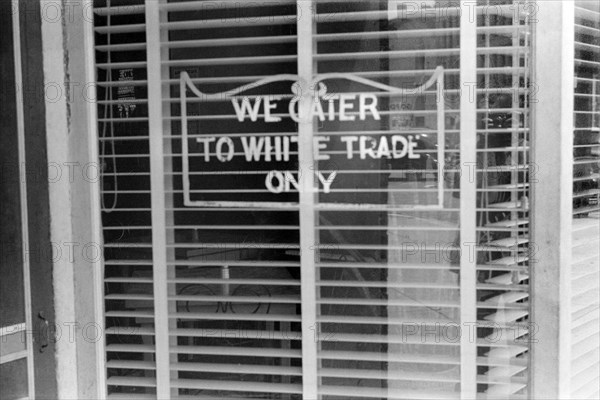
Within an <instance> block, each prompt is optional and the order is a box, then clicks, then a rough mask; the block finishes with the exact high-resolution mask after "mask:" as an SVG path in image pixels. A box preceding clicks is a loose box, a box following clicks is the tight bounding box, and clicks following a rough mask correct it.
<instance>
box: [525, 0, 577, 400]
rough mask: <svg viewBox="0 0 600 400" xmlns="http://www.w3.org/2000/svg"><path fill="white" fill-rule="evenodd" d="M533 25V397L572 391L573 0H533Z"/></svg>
mask: <svg viewBox="0 0 600 400" xmlns="http://www.w3.org/2000/svg"><path fill="white" fill-rule="evenodd" d="M536 5H537V10H538V12H537V15H536V19H537V23H536V24H534V29H535V33H534V37H535V43H534V52H535V53H534V59H533V62H534V76H533V82H535V83H536V85H537V87H538V89H539V90H538V91H537V99H536V100H537V102H535V103H533V105H532V106H533V111H534V117H533V130H532V132H533V134H532V149H533V162H534V163H535V164H536V165H537V167H536V170H537V171H536V172H537V173H536V176H535V179H536V180H537V182H534V183H533V184H532V205H533V208H532V216H531V218H532V224H531V228H532V242H533V243H537V244H538V245H537V246H536V248H537V249H539V251H538V252H537V253H536V254H535V259H536V262H535V263H533V265H532V268H531V270H532V279H531V287H532V289H531V290H532V293H531V301H532V322H533V323H534V324H535V325H534V326H535V336H534V341H533V343H532V344H531V346H532V355H531V359H532V361H531V362H532V365H531V397H532V398H535V399H557V398H558V399H562V398H571V393H570V387H569V386H570V380H571V373H570V369H571V356H570V355H571V327H570V322H571V252H572V248H571V247H572V246H571V242H572V238H571V234H572V212H573V211H572V208H573V200H572V196H573V193H572V192H573V122H574V121H573V101H574V100H573V91H574V55H575V44H574V38H575V32H574V29H575V28H574V22H575V20H574V18H575V10H574V2H572V1H538V2H537V3H536Z"/></svg>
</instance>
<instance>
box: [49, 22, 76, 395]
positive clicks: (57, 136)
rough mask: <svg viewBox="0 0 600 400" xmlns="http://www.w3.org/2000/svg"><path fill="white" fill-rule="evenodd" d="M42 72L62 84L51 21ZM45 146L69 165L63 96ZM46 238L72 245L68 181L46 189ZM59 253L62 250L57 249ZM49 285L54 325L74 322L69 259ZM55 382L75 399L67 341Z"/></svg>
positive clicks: (56, 30)
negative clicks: (51, 289) (48, 204)
mask: <svg viewBox="0 0 600 400" xmlns="http://www.w3.org/2000/svg"><path fill="white" fill-rule="evenodd" d="M41 31H42V51H43V70H44V84H45V85H56V84H57V83H58V84H59V85H62V84H64V82H65V80H66V66H65V48H64V43H65V34H64V30H63V24H62V23H57V21H55V20H48V18H44V17H43V16H42V18H41ZM45 107H46V138H47V140H46V142H47V143H46V145H47V157H48V160H49V161H53V162H58V163H62V162H69V161H71V160H72V157H71V153H70V145H69V143H70V141H69V139H70V135H69V123H68V120H67V115H68V110H67V100H66V97H65V96H61V97H60V98H59V99H57V100H56V101H53V102H50V101H48V102H46V104H45ZM48 195H49V201H50V207H49V208H50V215H51V216H52V218H51V219H50V237H51V240H52V242H54V243H56V244H57V245H59V246H64V245H65V244H66V243H72V242H74V241H75V240H74V238H73V226H72V216H71V211H72V209H73V207H72V201H71V184H70V182H69V180H68V179H60V180H59V181H58V182H55V183H53V184H52V185H49V187H48ZM61 250H66V249H64V248H61ZM52 284H53V286H54V310H55V319H56V320H55V323H56V324H58V325H59V326H60V325H62V324H69V323H71V322H73V321H77V315H76V311H75V299H76V297H75V277H74V271H73V263H72V262H70V260H69V257H60V258H59V259H58V260H53V272H52ZM56 379H57V392H58V398H60V399H78V398H79V397H80V396H79V388H78V379H77V343H76V342H75V341H71V340H59V341H57V342H56Z"/></svg>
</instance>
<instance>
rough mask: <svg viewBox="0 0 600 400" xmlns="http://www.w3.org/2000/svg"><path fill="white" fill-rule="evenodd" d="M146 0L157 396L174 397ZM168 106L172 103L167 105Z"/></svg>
mask: <svg viewBox="0 0 600 400" xmlns="http://www.w3.org/2000/svg"><path fill="white" fill-rule="evenodd" d="M161 4H162V1H154V0H153V1H146V43H147V58H146V59H147V65H148V126H149V128H150V132H149V134H150V171H151V180H150V185H151V201H152V264H153V268H152V271H153V282H154V283H153V284H154V335H155V351H156V353H155V354H156V397H157V398H158V399H169V398H171V371H170V365H169V364H170V354H169V299H168V284H167V278H168V273H167V237H166V218H167V215H166V209H165V206H166V204H165V161H164V139H163V126H164V124H165V121H164V118H163V111H164V109H163V101H162V98H163V83H162V63H161V32H160V31H161V29H160V5H161ZM167 106H168V105H167Z"/></svg>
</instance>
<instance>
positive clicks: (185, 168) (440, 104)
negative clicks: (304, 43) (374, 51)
mask: <svg viewBox="0 0 600 400" xmlns="http://www.w3.org/2000/svg"><path fill="white" fill-rule="evenodd" d="M327 79H347V80H350V81H354V82H358V83H362V84H364V85H368V86H371V87H374V88H377V89H381V90H383V91H386V92H388V93H392V94H398V95H403V96H405V95H408V94H413V93H415V91H417V92H420V91H424V90H426V89H428V88H430V87H431V86H433V85H434V84H437V85H436V86H437V91H436V103H437V138H438V143H437V146H438V185H437V188H438V204H435V205H405V206H403V205H398V206H397V207H394V208H400V209H410V210H418V209H424V210H435V209H442V208H443V206H444V176H443V172H444V167H445V159H444V157H445V154H444V152H445V147H446V145H445V130H446V128H445V104H444V99H443V89H444V68H443V67H442V66H438V67H437V68H436V69H435V71H434V73H433V75H432V76H431V77H430V78H429V79H428V80H427V82H425V83H424V84H423V85H421V86H419V87H417V88H412V89H402V88H397V87H394V86H389V85H386V84H383V83H379V82H376V81H373V80H370V79H366V78H362V77H360V76H356V75H353V74H348V73H336V72H334V73H325V74H318V75H316V76H315V77H314V78H313V80H312V82H311V83H312V85H311V86H310V87H316V85H317V84H318V83H319V82H322V81H324V80H327ZM283 81H291V82H294V83H293V84H292V86H294V85H298V84H299V82H298V81H299V77H298V75H294V74H279V75H273V76H270V77H267V78H263V79H259V80H257V81H255V82H252V83H249V84H247V85H242V86H240V87H237V88H235V89H232V90H228V91H225V92H219V93H211V94H209V93H204V92H202V91H200V90H199V89H198V88H197V87H196V85H194V83H193V82H192V79H191V78H190V76H189V74H188V73H187V72H185V71H182V72H181V74H180V79H179V90H180V105H181V152H182V155H181V156H182V180H183V204H184V206H186V207H207V208H276V209H290V208H292V209H294V208H298V207H299V204H298V203H297V202H273V201H264V202H263V201H203V200H191V197H190V171H189V149H188V124H187V89H188V88H189V89H190V90H191V91H192V93H193V94H194V95H196V96H197V97H201V98H204V99H207V100H209V99H224V98H228V97H231V96H235V95H238V94H240V93H242V92H245V91H246V90H250V89H254V88H257V87H259V86H263V85H266V84H269V83H273V82H283ZM340 208H341V209H349V210H351V209H357V208H359V209H382V208H384V209H385V208H388V207H386V205H383V204H370V203H367V204H365V203H357V204H353V203H319V204H318V205H317V209H320V210H323V209H325V210H326V209H340Z"/></svg>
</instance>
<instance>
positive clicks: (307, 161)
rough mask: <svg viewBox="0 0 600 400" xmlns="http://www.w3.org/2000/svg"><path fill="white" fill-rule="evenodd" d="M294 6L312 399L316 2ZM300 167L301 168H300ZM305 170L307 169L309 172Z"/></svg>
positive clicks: (309, 396) (307, 389)
mask: <svg viewBox="0 0 600 400" xmlns="http://www.w3.org/2000/svg"><path fill="white" fill-rule="evenodd" d="M296 7H297V10H298V17H297V21H298V22H297V32H298V34H297V35H298V77H299V80H298V82H299V83H300V85H301V88H300V89H301V92H300V93H301V96H302V97H301V98H300V101H299V115H300V122H299V123H298V179H299V186H300V190H299V192H300V193H299V197H300V198H299V202H300V232H302V234H301V235H300V282H301V286H300V287H301V299H302V386H303V387H302V392H303V395H302V398H303V399H305V400H316V399H317V398H318V386H319V382H318V377H317V368H318V364H317V345H318V343H317V338H318V329H319V327H318V325H317V304H316V299H317V297H316V296H317V271H316V266H315V261H316V259H315V257H316V253H315V250H316V247H317V246H318V243H317V241H318V240H317V239H318V238H317V236H316V231H315V223H316V218H317V214H316V211H315V203H316V195H317V189H316V187H315V181H314V180H315V178H314V174H312V168H316V166H315V160H314V149H313V147H314V145H313V135H314V132H313V130H314V125H313V120H312V118H309V117H308V116H309V115H310V109H311V106H312V102H313V101H314V100H313V96H312V93H311V88H310V84H311V82H312V80H313V76H314V74H315V71H314V69H315V67H314V61H313V52H314V51H315V50H316V47H315V46H314V43H313V42H314V34H315V31H316V29H315V26H314V25H315V22H314V21H313V13H315V14H316V12H317V10H316V2H314V1H313V0H310V1H307V0H297V2H296ZM302 169H304V171H303V170H302ZM309 171H310V172H311V173H309Z"/></svg>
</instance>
